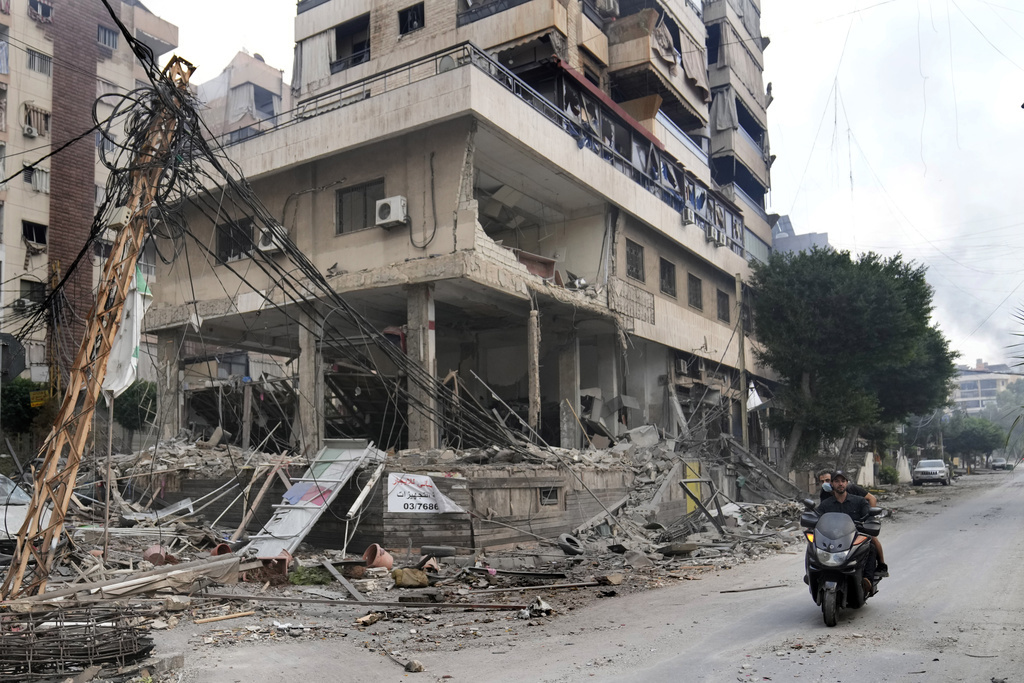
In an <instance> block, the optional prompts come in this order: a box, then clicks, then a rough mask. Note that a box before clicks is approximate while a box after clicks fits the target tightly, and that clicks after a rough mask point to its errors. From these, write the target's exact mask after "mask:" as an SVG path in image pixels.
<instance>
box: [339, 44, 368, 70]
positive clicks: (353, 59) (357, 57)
mask: <svg viewBox="0 0 1024 683" xmlns="http://www.w3.org/2000/svg"><path fill="white" fill-rule="evenodd" d="M368 61H370V48H368V47H367V48H364V49H362V50H359V51H358V52H353V53H352V54H350V55H349V56H348V57H342V58H341V59H339V60H338V61H336V62H331V73H332V74H336V73H338V72H341V71H344V70H345V69H351V68H352V67H353V66H355V65H356V64H365V63H366V62H368Z"/></svg>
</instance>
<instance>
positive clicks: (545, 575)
mask: <svg viewBox="0 0 1024 683" xmlns="http://www.w3.org/2000/svg"><path fill="white" fill-rule="evenodd" d="M466 569H467V570H469V571H471V572H473V573H474V574H490V573H491V569H492V568H488V567H466ZM494 571H495V572H497V573H498V574H502V575H506V576H524V577H532V578H538V579H564V578H565V572H531V571H523V570H516V569H494Z"/></svg>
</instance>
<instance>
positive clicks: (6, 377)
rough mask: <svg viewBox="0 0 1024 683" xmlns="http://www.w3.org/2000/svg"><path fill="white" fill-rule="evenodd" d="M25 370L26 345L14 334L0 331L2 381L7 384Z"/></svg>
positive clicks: (0, 379)
mask: <svg viewBox="0 0 1024 683" xmlns="http://www.w3.org/2000/svg"><path fill="white" fill-rule="evenodd" d="M23 372H25V347H24V346H22V345H21V342H20V341H18V340H17V338H15V336H14V335H13V334H8V333H6V332H3V333H0V382H2V383H3V384H7V383H8V382H10V381H11V380H12V379H14V378H15V377H18V376H19V375H21V373H23Z"/></svg>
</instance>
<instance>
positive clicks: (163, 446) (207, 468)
mask: <svg viewBox="0 0 1024 683" xmlns="http://www.w3.org/2000/svg"><path fill="white" fill-rule="evenodd" d="M281 460H282V456H281V454H280V453H264V452H261V451H247V452H245V453H244V454H243V453H242V451H241V450H240V449H239V448H238V447H237V446H235V447H232V446H230V445H228V444H227V443H222V442H221V437H220V436H218V433H217V432H214V435H213V437H211V438H210V440H209V441H194V440H189V439H184V438H179V439H171V440H167V441H161V442H160V443H159V444H157V445H154V446H150V447H149V448H147V449H146V450H144V451H140V452H138V453H121V454H114V455H113V456H111V465H112V466H113V468H114V472H115V475H114V476H116V477H119V478H123V477H133V478H139V477H151V476H154V475H164V474H167V473H169V472H175V473H179V474H181V475H182V476H185V477H188V478H194V479H218V478H222V477H225V476H233V475H234V474H235V473H236V472H237V471H238V470H239V469H240V468H242V467H256V466H259V465H268V464H276V463H278V462H280V461H281Z"/></svg>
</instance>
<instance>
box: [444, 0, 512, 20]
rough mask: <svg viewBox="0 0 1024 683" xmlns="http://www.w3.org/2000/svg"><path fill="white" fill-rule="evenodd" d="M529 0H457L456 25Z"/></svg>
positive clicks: (479, 18) (482, 17)
mask: <svg viewBox="0 0 1024 683" xmlns="http://www.w3.org/2000/svg"><path fill="white" fill-rule="evenodd" d="M528 2H530V0H475V1H472V0H470V1H467V0H459V7H460V11H459V14H458V16H457V18H456V24H457V25H458V26H465V25H466V24H472V23H473V22H474V21H480V20H481V19H484V18H486V17H489V16H491V15H493V14H498V13H499V12H504V11H505V10H507V9H512V8H513V7H518V6H519V5H525V4H526V3H528Z"/></svg>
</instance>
